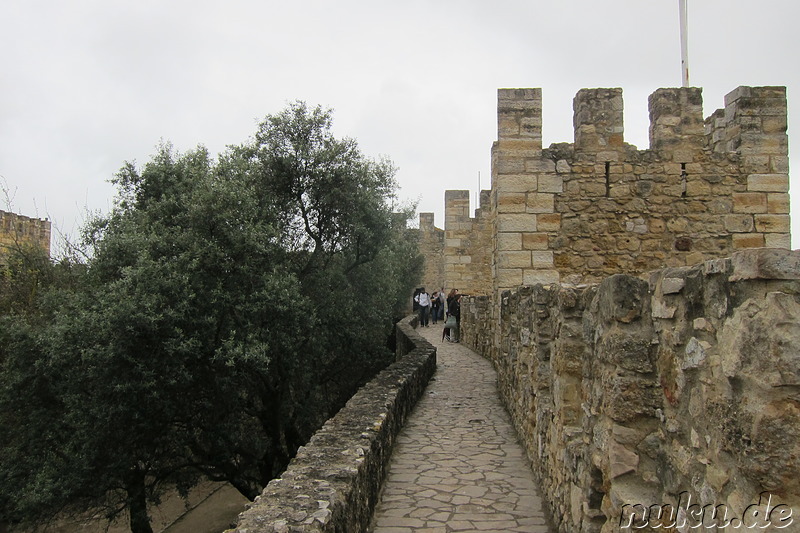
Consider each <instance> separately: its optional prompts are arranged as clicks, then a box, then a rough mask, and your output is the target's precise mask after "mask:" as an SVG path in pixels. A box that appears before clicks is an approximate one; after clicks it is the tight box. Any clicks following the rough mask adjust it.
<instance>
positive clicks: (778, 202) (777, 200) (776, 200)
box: [767, 192, 789, 215]
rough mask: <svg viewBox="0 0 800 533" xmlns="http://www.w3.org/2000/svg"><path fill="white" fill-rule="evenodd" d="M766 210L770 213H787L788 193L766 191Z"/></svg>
mask: <svg viewBox="0 0 800 533" xmlns="http://www.w3.org/2000/svg"><path fill="white" fill-rule="evenodd" d="M767 212H768V213H771V214H787V215H788V214H789V194H788V193H780V192H771V193H767Z"/></svg>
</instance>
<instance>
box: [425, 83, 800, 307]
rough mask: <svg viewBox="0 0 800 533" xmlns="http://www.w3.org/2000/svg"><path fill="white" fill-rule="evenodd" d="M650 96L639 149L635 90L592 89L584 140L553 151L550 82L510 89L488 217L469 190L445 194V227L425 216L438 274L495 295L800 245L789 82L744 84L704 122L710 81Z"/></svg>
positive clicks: (433, 271) (429, 253) (501, 105)
mask: <svg viewBox="0 0 800 533" xmlns="http://www.w3.org/2000/svg"><path fill="white" fill-rule="evenodd" d="M649 107H650V148H649V149H647V150H639V149H637V148H636V147H634V146H631V145H629V144H626V143H625V142H624V138H623V120H622V116H623V115H622V108H623V101H622V90H621V89H583V90H581V91H580V92H579V93H578V94H577V96H576V97H575V99H574V127H575V138H574V142H572V143H560V144H553V145H551V146H550V147H549V148H547V149H543V148H542V97H541V89H500V90H499V91H498V117H497V136H498V140H497V141H496V142H495V144H494V146H493V147H492V188H491V191H483V192H482V194H481V203H480V207H479V208H478V209H477V213H476V216H475V218H470V216H469V195H468V192H467V191H447V192H446V193H445V224H444V235H443V237H442V236H441V235H440V233H439V232H441V230H438V232H437V229H436V228H435V227H434V220H433V214H431V213H421V214H420V229H421V232H420V238H421V239H420V240H421V250H423V252H425V255H426V259H427V261H428V265H427V269H426V273H425V276H426V277H425V280H424V282H425V284H426V285H430V286H432V287H433V286H436V287H438V286H441V285H442V284H443V285H444V286H445V287H447V288H448V290H449V288H452V287H456V288H458V289H459V290H461V292H464V293H468V294H486V295H488V294H491V293H492V292H493V291H494V292H496V291H502V290H504V289H511V288H514V287H518V286H520V285H532V284H535V283H552V282H561V283H568V284H580V283H585V282H592V281H599V280H601V279H603V278H604V277H606V276H609V275H611V274H615V273H619V272H624V273H627V274H641V273H643V272H647V271H649V270H653V269H656V268H661V267H664V266H685V265H691V264H696V263H699V262H701V261H704V260H707V259H712V258H718V257H725V256H729V255H730V254H731V253H732V252H734V251H737V250H741V249H744V248H757V247H771V248H789V246H790V239H789V194H788V191H789V157H788V139H787V135H786V126H787V119H786V90H785V88H784V87H739V88H738V89H736V90H734V91H733V92H731V93H730V94H728V95H727V96H726V97H725V109H720V110H717V111H715V112H714V113H712V114H711V115H710V116H709V117H708V118H706V119H705V120H704V119H703V109H702V96H701V89H699V88H679V89H659V90H658V91H656V92H655V93H653V94H652V95H651V96H650V99H649ZM442 238H443V240H444V246H442V245H441V244H439V241H440V240H441V239H442ZM438 249H443V253H437V250H438ZM442 271H443V272H444V274H443V278H440V277H438V276H441V274H440V272H442ZM429 276H430V277H429ZM434 277H435V279H434Z"/></svg>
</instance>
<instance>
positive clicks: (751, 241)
mask: <svg viewBox="0 0 800 533" xmlns="http://www.w3.org/2000/svg"><path fill="white" fill-rule="evenodd" d="M731 237H732V240H733V249H734V250H741V249H743V248H763V247H764V246H765V242H764V236H763V235H761V234H759V233H739V234H735V235H732V236H731Z"/></svg>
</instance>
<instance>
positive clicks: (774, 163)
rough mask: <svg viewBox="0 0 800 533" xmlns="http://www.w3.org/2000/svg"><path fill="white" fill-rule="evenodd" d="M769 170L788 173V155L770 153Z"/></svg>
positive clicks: (776, 172)
mask: <svg viewBox="0 0 800 533" xmlns="http://www.w3.org/2000/svg"><path fill="white" fill-rule="evenodd" d="M769 164H770V170H771V171H772V172H773V173H775V174H788V173H789V156H785V155H772V156H770V157H769Z"/></svg>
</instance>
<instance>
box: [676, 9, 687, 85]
mask: <svg viewBox="0 0 800 533" xmlns="http://www.w3.org/2000/svg"><path fill="white" fill-rule="evenodd" d="M687 1H688V0H678V6H679V8H680V17H681V83H682V84H683V85H682V86H683V87H688V86H689V35H688V33H689V31H688V17H687V15H686V10H687V9H686V3H687Z"/></svg>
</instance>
